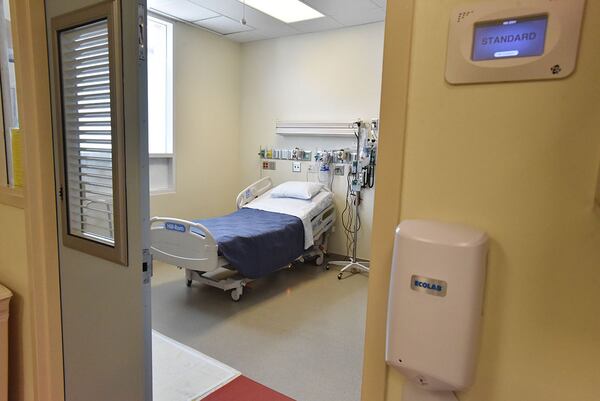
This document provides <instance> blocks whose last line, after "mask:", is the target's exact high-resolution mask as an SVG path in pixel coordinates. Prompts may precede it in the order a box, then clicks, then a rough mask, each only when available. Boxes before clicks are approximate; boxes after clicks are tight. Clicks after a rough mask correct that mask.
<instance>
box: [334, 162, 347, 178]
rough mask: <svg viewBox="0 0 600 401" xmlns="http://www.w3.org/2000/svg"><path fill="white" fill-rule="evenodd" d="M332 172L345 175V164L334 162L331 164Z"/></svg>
mask: <svg viewBox="0 0 600 401" xmlns="http://www.w3.org/2000/svg"><path fill="white" fill-rule="evenodd" d="M333 174H334V175H346V166H344V165H343V164H336V165H335V166H333Z"/></svg>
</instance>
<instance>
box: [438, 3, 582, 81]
mask: <svg viewBox="0 0 600 401" xmlns="http://www.w3.org/2000/svg"><path fill="white" fill-rule="evenodd" d="M584 7H585V0H529V1H514V0H512V1H510V2H508V3H507V2H495V3H469V4H467V5H464V6H461V7H459V8H457V9H456V10H454V12H453V13H452V14H451V16H450V29H449V33H448V50H447V55H446V80H447V81H448V82H449V83H451V84H466V83H481V82H508V81H525V80H535V79H560V78H566V77H568V76H569V75H570V74H572V73H573V71H574V70H575V66H576V64H577V53H578V50H579V37H580V32H581V23H582V18H583V10H584Z"/></svg>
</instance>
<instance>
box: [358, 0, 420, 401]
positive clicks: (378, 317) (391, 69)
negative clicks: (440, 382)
mask: <svg viewBox="0 0 600 401" xmlns="http://www.w3.org/2000/svg"><path fill="white" fill-rule="evenodd" d="M415 2H416V0H388V2H387V9H386V20H385V42H384V51H383V80H382V85H381V86H382V91H381V111H380V124H381V128H380V132H379V146H378V154H377V172H376V181H377V190H376V191H375V205H374V207H373V234H372V236H371V271H370V273H369V295H368V300H367V322H366V333H365V350H364V351H365V356H364V363H363V378H362V390H361V391H362V394H361V399H362V400H363V401H384V400H385V399H386V397H387V394H388V391H387V383H388V374H389V373H390V372H391V371H390V369H389V368H388V367H387V365H386V363H385V338H386V322H387V302H388V290H389V285H390V272H391V266H392V252H393V249H394V231H395V229H396V226H397V225H398V224H399V223H400V209H401V201H402V197H401V195H402V184H403V181H402V176H403V171H404V160H405V138H406V129H407V115H408V90H409V74H410V64H411V49H412V33H413V21H414V12H415Z"/></svg>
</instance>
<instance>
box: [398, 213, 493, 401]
mask: <svg viewBox="0 0 600 401" xmlns="http://www.w3.org/2000/svg"><path fill="white" fill-rule="evenodd" d="M487 247H488V237H487V235H486V234H485V233H484V232H482V231H479V230H476V229H473V228H469V227H465V226H462V225H456V224H445V223H439V222H434V221H426V220H406V221H403V222H402V223H401V224H400V225H399V226H398V228H397V229H396V239H395V244H394V257H393V264H392V275H391V284H390V294H389V301H388V302H389V304H388V319H387V342H386V362H387V363H388V364H389V365H391V366H392V367H394V368H396V369H398V370H399V371H400V372H402V373H403V374H404V376H405V377H406V378H407V379H408V383H407V384H406V385H405V390H404V394H403V401H430V400H431V401H433V400H435V401H446V400H448V401H449V400H456V398H455V396H454V393H453V392H454V391H459V390H464V389H466V388H468V387H469V386H470V385H471V384H472V382H473V380H474V373H475V359H476V352H477V349H478V342H479V341H478V339H479V328H480V325H481V316H482V301H483V290H484V283H485V265H486V257H487Z"/></svg>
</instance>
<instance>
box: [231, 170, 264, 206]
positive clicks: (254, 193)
mask: <svg viewBox="0 0 600 401" xmlns="http://www.w3.org/2000/svg"><path fill="white" fill-rule="evenodd" d="M272 187H273V182H272V181H271V177H264V178H261V179H260V180H258V181H256V182H255V183H253V184H250V185H249V186H248V187H246V188H244V190H243V191H242V192H240V193H239V195H238V196H237V198H236V200H235V205H236V206H237V208H238V209H241V208H242V207H243V206H244V205H247V204H248V203H250V202H252V201H253V200H254V199H256V198H258V197H259V196H261V195H262V194H264V193H265V192H267V191H268V190H269V189H271V188H272Z"/></svg>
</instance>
